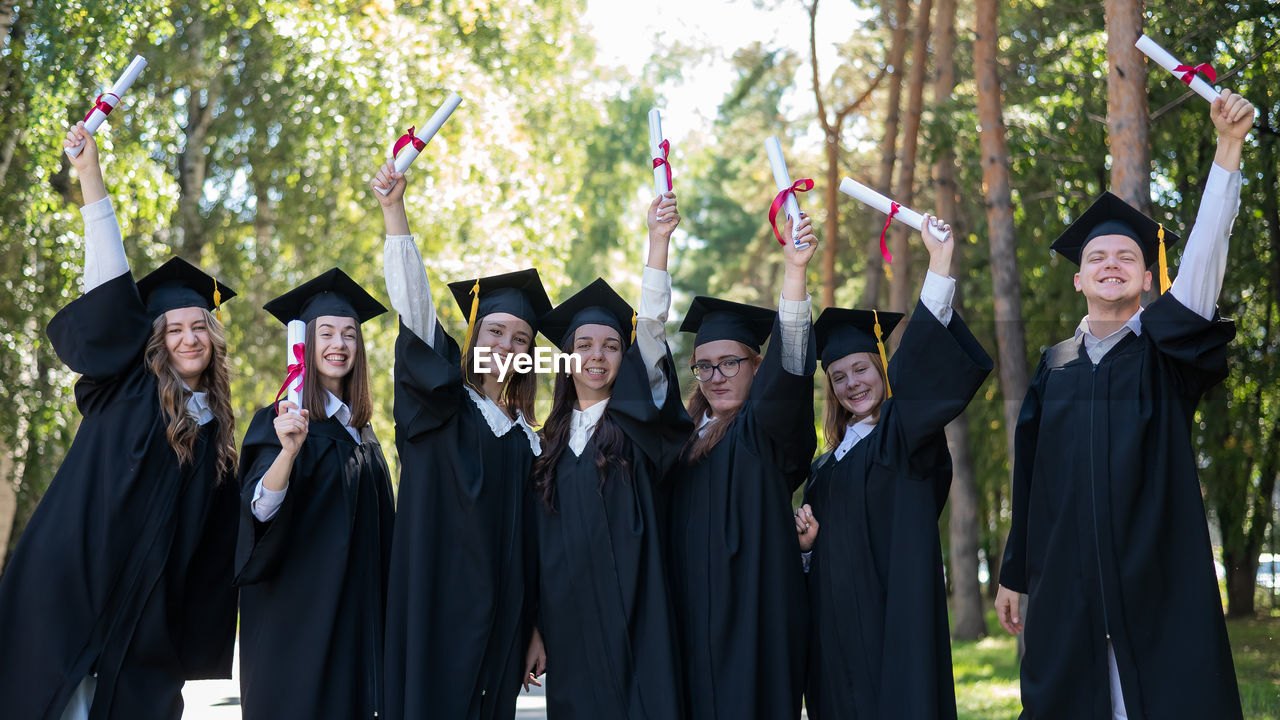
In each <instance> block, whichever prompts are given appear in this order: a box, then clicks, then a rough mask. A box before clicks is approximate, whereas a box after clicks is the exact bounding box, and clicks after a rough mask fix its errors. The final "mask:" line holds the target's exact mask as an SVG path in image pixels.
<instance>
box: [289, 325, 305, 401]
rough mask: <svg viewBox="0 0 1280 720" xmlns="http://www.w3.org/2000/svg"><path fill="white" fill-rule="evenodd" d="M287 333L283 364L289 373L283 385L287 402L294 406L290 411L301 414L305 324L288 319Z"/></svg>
mask: <svg viewBox="0 0 1280 720" xmlns="http://www.w3.org/2000/svg"><path fill="white" fill-rule="evenodd" d="M288 333H289V339H288V344H287V345H286V346H285V364H286V365H287V366H288V367H287V370H288V373H289V374H288V375H287V379H286V380H285V387H286V391H287V392H288V400H289V402H291V403H293V404H294V406H295V408H294V410H292V411H291V412H293V413H294V414H295V415H301V414H302V413H300V412H299V410H300V409H301V408H302V381H303V379H304V378H305V377H306V356H305V354H306V347H307V324H306V323H304V322H302V321H301V320H290V321H289V330H288Z"/></svg>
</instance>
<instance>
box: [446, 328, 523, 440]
mask: <svg viewBox="0 0 1280 720" xmlns="http://www.w3.org/2000/svg"><path fill="white" fill-rule="evenodd" d="M483 322H484V318H479V319H477V320H476V331H475V332H474V333H472V334H471V342H470V343H469V344H468V345H467V347H466V348H465V349H464V351H463V353H462V379H463V381H464V382H466V384H467V385H470V386H471V389H472V390H475V391H476V392H478V393H480V394H481V395H484V390H483V389H482V388H483V387H484V378H483V377H481V375H480V374H479V373H477V372H476V371H475V368H474V367H472V365H473V362H472V359H471V356H472V355H474V354H475V350H476V341H477V340H478V339H479V338H480V325H481V323H483ZM536 349H537V341H536V340H535V339H530V340H529V353H530V354H531V355H532V354H533V351H534V350H536ZM509 372H511V373H512V375H511V376H510V377H508V378H507V381H506V383H504V384H503V386H502V396H501V397H500V398H499V400H498V405H499V406H500V407H501V408H502V409H503V410H505V411H506V412H507V414H509V415H511V416H512V417H514V416H515V413H516V411H517V410H518V411H520V414H521V415H523V416H524V421H525V422H527V423H529V424H530V425H532V426H535V427H536V426H537V424H538V423H537V421H535V420H534V418H533V404H534V402H535V401H536V400H537V399H538V379H537V378H536V377H535V376H534V374H533V371H529V372H524V373H520V372H516V371H515V366H514V363H513V365H512V368H511V370H510V371H509Z"/></svg>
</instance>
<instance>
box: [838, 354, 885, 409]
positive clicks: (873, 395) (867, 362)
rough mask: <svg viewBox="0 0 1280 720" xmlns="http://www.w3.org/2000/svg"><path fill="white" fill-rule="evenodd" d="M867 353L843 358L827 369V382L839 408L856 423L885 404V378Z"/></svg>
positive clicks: (873, 356) (872, 357)
mask: <svg viewBox="0 0 1280 720" xmlns="http://www.w3.org/2000/svg"><path fill="white" fill-rule="evenodd" d="M875 358H876V356H875V355H873V354H872V353H869V352H859V353H852V354H849V355H845V356H844V357H842V358H840V359H839V360H837V361H835V362H833V363H831V364H830V365H828V366H827V368H826V370H827V382H829V383H830V384H831V392H832V393H833V394H834V395H835V397H836V399H838V400H839V401H840V405H841V406H842V407H843V408H844V409H845V410H848V411H849V412H850V413H851V414H852V415H853V419H854V421H855V422H857V421H858V420H862V419H863V418H866V417H868V416H871V415H874V414H875V413H876V412H877V411H879V409H880V403H882V402H884V398H885V387H884V377H882V376H881V374H880V369H879V367H878V365H877V364H876V362H875Z"/></svg>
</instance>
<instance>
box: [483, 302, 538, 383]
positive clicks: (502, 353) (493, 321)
mask: <svg viewBox="0 0 1280 720" xmlns="http://www.w3.org/2000/svg"><path fill="white" fill-rule="evenodd" d="M475 332H476V338H475V346H476V347H487V348H489V349H490V352H491V357H492V358H493V361H492V362H490V363H488V372H489V373H490V374H492V375H493V376H494V377H495V378H496V377H497V373H498V365H499V361H501V362H502V363H503V364H505V363H506V362H507V361H506V359H505V358H506V357H507V356H508V355H528V354H529V352H530V349H531V348H532V347H533V328H531V327H529V323H527V322H525V321H524V320H521V319H520V318H518V317H516V316H515V315H511V314H509V313H501V312H496V313H489V314H488V315H485V316H484V317H483V318H480V321H479V322H478V323H476V330H475ZM512 377H513V375H512V374H511V373H508V374H507V376H506V379H507V380H510V379H511V378H512Z"/></svg>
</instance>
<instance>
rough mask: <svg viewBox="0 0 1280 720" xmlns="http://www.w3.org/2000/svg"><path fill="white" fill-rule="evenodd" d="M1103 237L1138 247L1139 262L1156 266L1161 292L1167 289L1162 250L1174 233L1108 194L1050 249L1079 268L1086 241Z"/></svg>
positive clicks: (1171, 241)
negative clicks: (1129, 240)
mask: <svg viewBox="0 0 1280 720" xmlns="http://www.w3.org/2000/svg"><path fill="white" fill-rule="evenodd" d="M1103 235H1123V236H1125V237H1128V238H1132V239H1133V241H1134V242H1136V243H1138V247H1140V248H1142V260H1143V263H1144V264H1145V265H1146V266H1147V267H1151V266H1152V265H1153V264H1156V263H1159V265H1160V282H1161V292H1164V290H1166V289H1167V288H1168V286H1169V283H1168V270H1167V262H1166V260H1165V258H1164V251H1165V250H1166V249H1167V248H1169V247H1171V246H1173V245H1174V244H1176V243H1177V242H1178V240H1179V239H1180V238H1179V237H1178V234H1177V233H1175V232H1173V231H1172V230H1167V229H1165V227H1164V224H1163V223H1159V222H1156V221H1155V220H1152V219H1151V218H1149V217H1147V216H1146V215H1143V214H1142V212H1141V211H1139V210H1138V209H1137V208H1135V207H1133V206H1132V205H1130V204H1129V203H1127V202H1125V201H1124V200H1121V199H1120V198H1119V197H1116V196H1115V195H1113V194H1112V193H1110V192H1104V193H1102V194H1101V195H1099V196H1098V198H1097V199H1096V200H1094V201H1093V204H1092V205H1090V206H1089V208H1088V209H1087V210H1085V211H1084V213H1083V214H1081V215H1080V217H1078V218H1076V220H1075V222H1073V223H1071V225H1070V226H1068V227H1067V229H1066V230H1063V231H1062V234H1061V235H1059V236H1058V239H1056V240H1054V241H1053V245H1052V246H1050V247H1051V248H1052V249H1053V250H1055V251H1057V252H1058V253H1060V254H1061V255H1062V256H1063V257H1065V258H1066V259H1068V260H1070V261H1071V262H1072V263H1074V264H1076V265H1079V264H1080V257H1081V255H1082V254H1083V252H1084V248H1085V246H1086V245H1088V244H1089V241H1090V240H1093V239H1094V238H1097V237H1101V236H1103Z"/></svg>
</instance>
